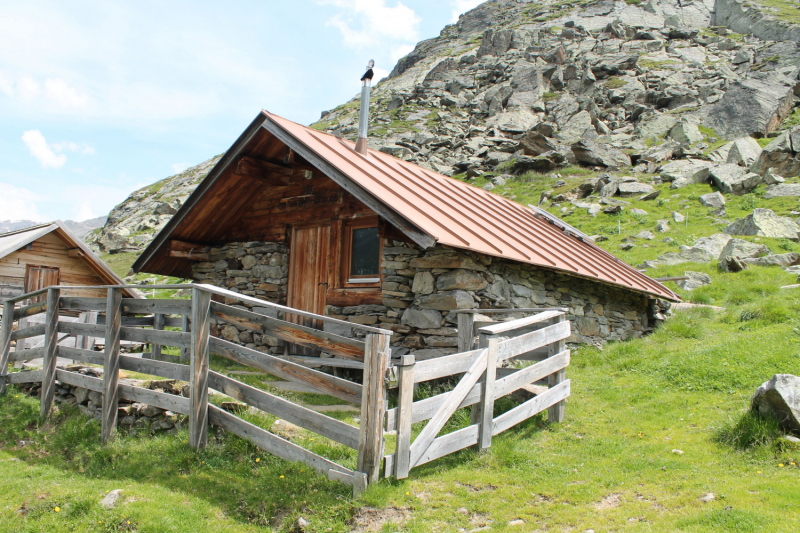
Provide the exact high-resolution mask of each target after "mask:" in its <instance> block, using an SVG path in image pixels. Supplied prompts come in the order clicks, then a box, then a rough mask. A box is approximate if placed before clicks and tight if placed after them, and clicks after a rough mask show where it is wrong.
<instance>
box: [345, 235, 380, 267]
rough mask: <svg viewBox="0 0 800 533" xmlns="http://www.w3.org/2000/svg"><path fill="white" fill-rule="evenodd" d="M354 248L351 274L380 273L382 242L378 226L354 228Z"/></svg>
mask: <svg viewBox="0 0 800 533" xmlns="http://www.w3.org/2000/svg"><path fill="white" fill-rule="evenodd" d="M352 248H353V251H352V254H353V255H352V256H351V258H350V275H351V276H378V275H380V253H381V243H380V239H379V238H378V228H377V227H374V228H358V229H354V230H353V243H352Z"/></svg>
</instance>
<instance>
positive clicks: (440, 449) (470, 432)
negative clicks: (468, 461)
mask: <svg viewBox="0 0 800 533" xmlns="http://www.w3.org/2000/svg"><path fill="white" fill-rule="evenodd" d="M479 433H480V425H479V424H473V425H471V426H467V427H465V428H463V429H459V430H458V431H453V432H452V433H448V434H447V435H442V436H441V437H439V438H437V439H436V440H434V441H433V442H432V443H431V445H430V446H429V447H428V449H427V451H426V452H425V453H424V454H423V455H422V457H420V458H419V461H418V462H417V464H416V465H415V466H420V465H424V464H425V463H430V462H431V461H434V460H436V459H438V458H440V457H444V456H445V455H450V454H451V453H454V452H457V451H458V450H463V449H464V448H468V447H470V446H473V445H475V444H478V434H479Z"/></svg>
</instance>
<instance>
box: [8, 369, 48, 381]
mask: <svg viewBox="0 0 800 533" xmlns="http://www.w3.org/2000/svg"><path fill="white" fill-rule="evenodd" d="M43 374H44V373H43V372H42V371H41V370H28V371H25V372H12V373H11V374H8V376H7V381H8V383H36V382H38V381H42V375H43Z"/></svg>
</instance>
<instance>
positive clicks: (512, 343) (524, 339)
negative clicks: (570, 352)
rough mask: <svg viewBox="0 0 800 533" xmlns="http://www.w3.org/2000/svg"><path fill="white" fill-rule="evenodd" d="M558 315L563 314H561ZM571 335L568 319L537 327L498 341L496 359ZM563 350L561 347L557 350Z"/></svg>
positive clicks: (499, 359) (515, 354)
mask: <svg viewBox="0 0 800 533" xmlns="http://www.w3.org/2000/svg"><path fill="white" fill-rule="evenodd" d="M560 316H562V317H563V316H564V315H563V314H562V315H560ZM570 335H571V333H570V325H569V321H567V320H565V321H564V322H559V323H557V324H553V325H551V326H547V327H546V328H542V329H537V330H536V331H531V332H530V333H525V334H524V335H520V336H518V337H513V338H511V339H506V340H502V341H500V344H499V345H498V351H497V360H498V361H505V360H506V359H511V358H512V357H516V356H518V355H521V354H524V353H527V352H530V351H532V350H536V349H538V348H541V347H543V346H547V345H548V344H555V343H557V342H558V341H563V340H564V339H567V338H568V337H569V336H570ZM557 351H559V352H560V351H563V348H561V349H559V350H557Z"/></svg>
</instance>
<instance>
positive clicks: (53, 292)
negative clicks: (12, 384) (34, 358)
mask: <svg viewBox="0 0 800 533" xmlns="http://www.w3.org/2000/svg"><path fill="white" fill-rule="evenodd" d="M60 296H61V292H60V291H59V290H58V289H48V290H47V304H46V306H47V314H46V315H45V334H44V359H43V362H42V371H43V372H44V374H43V375H42V394H41V406H40V410H39V416H40V417H41V418H42V419H44V418H46V417H47V415H48V414H50V408H51V407H52V406H53V399H54V398H55V377H56V360H57V358H58V354H57V350H58V299H59V297H60ZM21 353H25V352H21Z"/></svg>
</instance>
